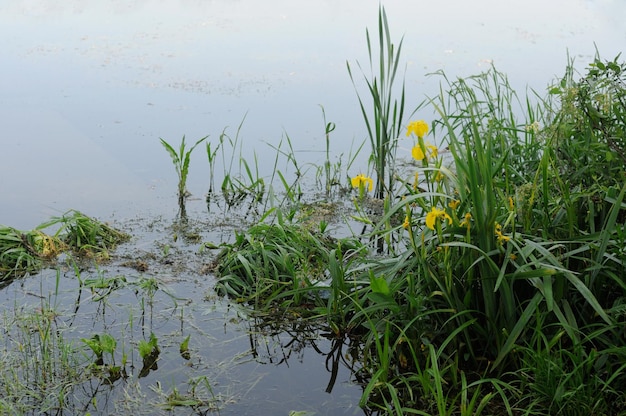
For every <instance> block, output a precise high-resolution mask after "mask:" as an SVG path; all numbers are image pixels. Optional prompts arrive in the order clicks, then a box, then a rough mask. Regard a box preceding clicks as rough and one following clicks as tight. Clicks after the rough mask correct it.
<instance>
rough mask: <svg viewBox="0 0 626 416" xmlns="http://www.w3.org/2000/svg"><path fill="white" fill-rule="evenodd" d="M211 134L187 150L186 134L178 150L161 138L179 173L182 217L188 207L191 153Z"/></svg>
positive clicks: (179, 199)
mask: <svg viewBox="0 0 626 416" xmlns="http://www.w3.org/2000/svg"><path fill="white" fill-rule="evenodd" d="M208 137H209V136H205V137H203V138H201V139H199V140H198V141H196V143H195V144H194V145H193V146H191V147H190V148H189V150H187V145H186V143H185V136H183V139H182V140H181V142H180V146H179V149H178V151H177V150H176V149H175V148H174V147H173V146H172V145H170V144H169V143H168V142H166V141H165V140H164V139H160V140H161V145H163V147H164V148H165V150H167V153H169V155H170V157H171V158H172V163H173V164H174V168H175V169H176V174H177V175H178V209H179V215H180V217H182V218H184V217H186V215H187V214H186V208H185V199H186V197H187V192H188V191H187V176H188V175H189V164H190V162H191V153H192V152H193V150H194V149H195V148H196V146H198V145H199V144H200V143H202V142H203V141H205V140H206V139H208Z"/></svg>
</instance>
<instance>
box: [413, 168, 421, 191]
mask: <svg viewBox="0 0 626 416" xmlns="http://www.w3.org/2000/svg"><path fill="white" fill-rule="evenodd" d="M419 177H420V173H419V172H415V178H414V179H413V190H414V191H416V190H417V185H418V183H419Z"/></svg>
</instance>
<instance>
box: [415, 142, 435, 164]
mask: <svg viewBox="0 0 626 416" xmlns="http://www.w3.org/2000/svg"><path fill="white" fill-rule="evenodd" d="M426 151H427V152H428V157H429V158H431V157H437V155H438V154H439V150H438V149H437V146H434V145H432V144H430V143H426ZM411 156H413V159H415V160H417V161H420V160H424V158H425V157H426V156H427V155H426V154H425V153H424V150H422V147H421V146H420V145H419V144H417V145H415V146H413V149H411Z"/></svg>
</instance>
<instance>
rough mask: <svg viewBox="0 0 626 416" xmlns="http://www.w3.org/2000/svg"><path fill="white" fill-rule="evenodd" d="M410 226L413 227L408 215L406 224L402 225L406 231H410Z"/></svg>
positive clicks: (405, 218) (405, 219) (405, 220)
mask: <svg viewBox="0 0 626 416" xmlns="http://www.w3.org/2000/svg"><path fill="white" fill-rule="evenodd" d="M409 225H411V223H410V222H409V216H408V215H407V216H406V217H404V222H403V223H402V227H404V229H405V230H408V229H409Z"/></svg>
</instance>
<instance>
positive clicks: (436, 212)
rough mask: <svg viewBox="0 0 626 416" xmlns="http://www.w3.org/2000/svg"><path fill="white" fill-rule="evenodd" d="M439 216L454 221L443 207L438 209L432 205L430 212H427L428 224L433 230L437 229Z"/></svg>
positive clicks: (442, 219) (441, 218)
mask: <svg viewBox="0 0 626 416" xmlns="http://www.w3.org/2000/svg"><path fill="white" fill-rule="evenodd" d="M437 218H439V219H440V220H441V221H445V220H447V221H449V222H452V218H450V216H449V215H448V213H447V212H445V211H444V210H442V209H438V208H436V207H432V209H431V210H430V212H429V213H428V214H426V226H427V227H428V228H430V229H431V230H435V222H436V221H437Z"/></svg>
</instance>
